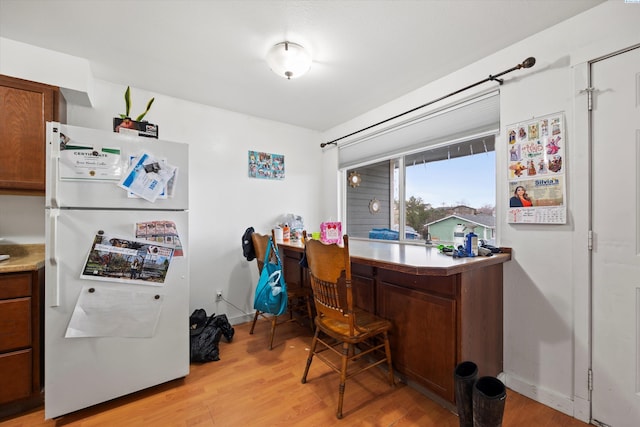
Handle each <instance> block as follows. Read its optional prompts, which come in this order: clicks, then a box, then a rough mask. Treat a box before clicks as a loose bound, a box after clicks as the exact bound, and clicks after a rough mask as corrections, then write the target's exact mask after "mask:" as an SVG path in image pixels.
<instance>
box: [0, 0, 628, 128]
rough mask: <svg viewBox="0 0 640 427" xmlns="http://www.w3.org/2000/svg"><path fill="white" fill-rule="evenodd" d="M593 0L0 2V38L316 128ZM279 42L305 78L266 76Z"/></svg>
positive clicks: (142, 84)
mask: <svg viewBox="0 0 640 427" xmlns="http://www.w3.org/2000/svg"><path fill="white" fill-rule="evenodd" d="M602 1H603V0H409V1H404V0H378V1H365V0H324V1H322V0H315V1H314V0H310V1H293V0H289V1H285V0H244V1H243V0H235V1H231V0H182V1H177V0H175V1H172V0H155V1H152V0H129V1H124V0H122V1H119V0H0V36H2V37H5V38H8V39H12V40H16V41H21V42H24V43H28V44H32V45H35V46H40V47H44V48H48V49H52V50H55V51H59V52H64V53H67V54H70V55H74V56H79V57H82V58H86V59H87V60H89V61H90V64H91V68H92V71H93V73H94V76H95V77H96V78H99V79H103V80H107V81H110V82H115V83H119V84H122V85H130V86H133V87H137V88H141V89H146V90H149V91H151V92H154V93H159V94H165V95H170V96H173V97H177V98H182V99H186V100H190V101H194V102H198V103H201V104H206V105H211V106H215V107H220V108H224V109H227V110H232V111H237V112H241V113H244V114H249V115H253V116H257V117H263V118H267V119H272V120H277V121H280V122H284V123H291V124H294V125H298V126H302V127H306V128H310V129H316V130H321V131H322V130H326V129H328V128H331V127H333V126H335V125H338V124H340V123H343V122H345V121H347V120H349V119H352V118H354V117H356V116H358V115H360V114H362V113H364V112H366V111H368V110H370V109H372V108H375V107H378V106H380V105H381V104H383V103H385V102H388V101H391V100H393V99H395V98H397V97H399V96H401V95H403V94H406V93H408V92H410V91H412V90H414V89H417V88H419V87H422V86H424V85H425V84H427V83H429V82H431V81H433V80H435V79H438V78H440V77H442V76H444V75H446V74H448V73H450V72H452V71H455V70H457V69H459V68H462V67H464V66H465V65H468V64H470V63H472V62H475V61H477V60H479V59H481V58H483V57H485V56H487V55H489V54H491V53H494V52H496V51H498V50H500V49H502V48H504V47H506V46H509V45H511V44H513V43H515V42H517V41H519V40H522V39H524V38H526V37H528V36H530V35H532V34H534V33H536V32H539V31H541V30H543V29H545V28H548V27H550V26H552V25H554V24H556V23H559V22H561V21H563V20H565V19H567V18H569V17H571V16H573V15H576V14H578V13H580V12H582V11H584V10H586V9H589V8H591V7H593V6H596V5H598V4H599V3H602ZM621 1H622V0H621ZM284 40H289V41H293V42H296V43H299V44H302V45H303V46H305V47H306V48H308V49H309V50H310V51H311V54H312V56H313V58H314V62H313V65H312V67H311V70H310V71H309V73H308V74H307V75H305V76H303V77H301V78H299V79H294V80H286V79H283V78H281V77H278V76H276V75H275V74H273V73H272V72H271V71H270V70H269V68H268V66H267V65H266V62H265V61H264V56H265V54H266V52H267V50H268V49H269V48H270V47H271V46H272V45H274V44H276V43H278V42H281V41H284ZM527 56H529V55H528V54H527V52H523V57H522V58H519V59H518V60H521V59H522V60H523V59H524V58H525V57H527ZM0 60H1V52H0ZM515 65H516V64H515V63H514V64H496V66H497V69H496V72H499V71H502V70H503V69H506V68H510V67H512V66H515ZM470 83H472V82H470ZM152 112H153V110H152Z"/></svg>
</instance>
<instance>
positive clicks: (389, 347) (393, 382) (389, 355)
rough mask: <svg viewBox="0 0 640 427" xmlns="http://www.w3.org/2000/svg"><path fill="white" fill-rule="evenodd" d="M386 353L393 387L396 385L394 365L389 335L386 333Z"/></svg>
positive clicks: (390, 381) (390, 382)
mask: <svg viewBox="0 0 640 427" xmlns="http://www.w3.org/2000/svg"><path fill="white" fill-rule="evenodd" d="M384 351H385V354H386V355H387V367H388V369H389V384H391V386H394V385H395V380H394V378H393V364H392V363H391V345H389V336H388V335H387V333H386V332H385V333H384Z"/></svg>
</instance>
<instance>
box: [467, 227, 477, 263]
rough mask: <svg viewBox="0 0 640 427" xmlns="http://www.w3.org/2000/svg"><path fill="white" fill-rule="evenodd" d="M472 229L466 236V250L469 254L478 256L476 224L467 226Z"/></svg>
mask: <svg viewBox="0 0 640 427" xmlns="http://www.w3.org/2000/svg"><path fill="white" fill-rule="evenodd" d="M467 228H469V229H470V230H471V231H469V233H467V235H466V236H465V245H464V250H465V252H466V253H467V256H478V235H477V234H476V233H474V232H473V230H475V228H476V227H475V226H467Z"/></svg>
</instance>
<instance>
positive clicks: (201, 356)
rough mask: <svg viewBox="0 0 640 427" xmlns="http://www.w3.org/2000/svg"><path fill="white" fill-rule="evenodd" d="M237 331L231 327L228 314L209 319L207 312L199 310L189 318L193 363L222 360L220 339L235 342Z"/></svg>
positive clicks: (212, 316)
mask: <svg viewBox="0 0 640 427" xmlns="http://www.w3.org/2000/svg"><path fill="white" fill-rule="evenodd" d="M234 332H235V330H234V329H233V327H231V324H230V323H229V320H228V319H227V315H226V314H221V315H219V316H216V315H215V314H213V315H211V316H210V317H207V312H206V311H205V310H204V309H202V308H199V309H197V310H195V311H194V312H193V314H191V316H189V335H190V338H189V340H190V347H191V348H190V359H191V362H198V363H202V362H212V361H216V360H220V349H219V346H218V344H219V343H220V338H221V337H222V336H224V337H225V339H226V340H227V342H231V340H233V334H234Z"/></svg>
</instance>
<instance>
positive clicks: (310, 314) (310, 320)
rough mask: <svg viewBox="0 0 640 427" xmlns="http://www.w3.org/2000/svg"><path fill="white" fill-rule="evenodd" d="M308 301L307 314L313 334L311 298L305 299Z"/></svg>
mask: <svg viewBox="0 0 640 427" xmlns="http://www.w3.org/2000/svg"><path fill="white" fill-rule="evenodd" d="M305 300H307V314H308V315H309V327H310V328H311V333H313V312H312V311H311V297H305Z"/></svg>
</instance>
